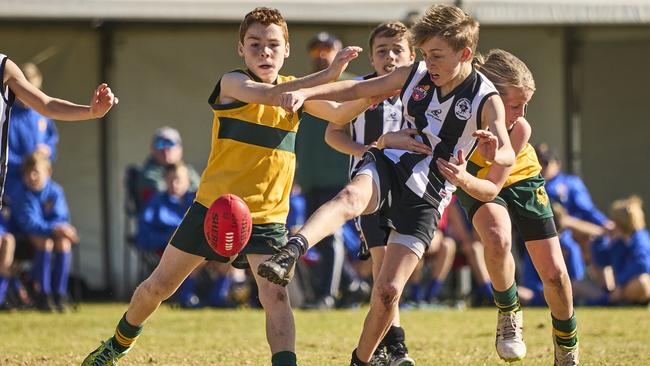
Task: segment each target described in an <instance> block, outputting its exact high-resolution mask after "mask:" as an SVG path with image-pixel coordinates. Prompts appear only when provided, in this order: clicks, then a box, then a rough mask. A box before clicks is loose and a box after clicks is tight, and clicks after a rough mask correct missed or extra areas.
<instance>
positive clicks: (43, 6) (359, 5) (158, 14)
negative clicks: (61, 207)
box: [0, 0, 650, 25]
mask: <svg viewBox="0 0 650 366" xmlns="http://www.w3.org/2000/svg"><path fill="white" fill-rule="evenodd" d="M436 2H437V3H440V2H447V3H458V4H460V6H461V7H462V8H463V9H465V10H466V11H468V12H469V13H470V14H472V15H474V16H475V17H476V18H477V19H478V20H479V21H481V23H483V24H494V25H499V24H503V25H509V24H648V23H650V0H460V1H452V0H444V1H436ZM433 3H434V2H432V1H421V0H403V1H400V0H355V1H350V0H267V1H266V2H263V3H260V2H259V1H258V0H238V1H232V0H231V1H224V0H1V1H0V19H49V20H65V19H77V20H93V19H96V20H154V21H155V20H158V21H239V20H240V19H241V17H242V15H243V14H245V13H246V12H248V11H250V10H251V9H252V8H254V7H255V6H259V5H260V4H264V5H266V6H272V7H276V8H278V9H280V11H282V13H283V15H284V16H285V17H286V18H287V19H288V20H289V21H303V22H327V23H341V22H346V23H377V22H381V21H384V20H387V19H404V18H405V17H406V16H407V14H409V13H410V12H413V11H416V12H422V11H423V10H425V9H426V8H427V7H429V6H430V5H431V4H433Z"/></svg>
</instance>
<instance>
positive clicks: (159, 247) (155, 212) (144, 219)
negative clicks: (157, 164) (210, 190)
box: [136, 162, 194, 255]
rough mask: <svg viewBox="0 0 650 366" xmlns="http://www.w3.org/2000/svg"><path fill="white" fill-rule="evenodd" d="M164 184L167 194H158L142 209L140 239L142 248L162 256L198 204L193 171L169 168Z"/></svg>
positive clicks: (137, 244) (139, 222) (178, 167)
mask: <svg viewBox="0 0 650 366" xmlns="http://www.w3.org/2000/svg"><path fill="white" fill-rule="evenodd" d="M164 181H165V187H166V191H165V192H162V193H157V194H155V195H154V196H153V197H152V198H151V199H150V200H149V202H148V203H147V204H146V205H145V206H144V207H143V209H142V214H141V215H140V219H139V220H138V234H137V239H136V246H137V247H138V248H140V249H142V250H146V251H152V252H156V253H157V254H159V255H162V252H163V250H164V249H165V246H167V242H168V241H169V238H171V236H172V234H173V233H174V230H176V228H177V227H178V225H179V224H180V223H181V220H182V219H183V215H185V212H186V211H187V209H188V208H189V207H190V206H191V205H192V202H193V201H194V191H191V190H190V171H189V169H188V167H187V166H186V165H185V164H183V163H182V162H181V163H176V164H170V165H167V166H166V167H165V168H164Z"/></svg>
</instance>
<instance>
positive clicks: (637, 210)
mask: <svg viewBox="0 0 650 366" xmlns="http://www.w3.org/2000/svg"><path fill="white" fill-rule="evenodd" d="M609 216H610V218H611V219H612V221H614V222H615V223H616V227H617V228H618V229H619V230H620V232H621V233H622V234H623V235H626V236H629V235H632V234H634V233H635V232H637V231H639V230H642V229H645V215H644V214H643V200H642V199H641V197H639V196H631V197H629V198H625V199H621V200H617V201H614V202H613V203H612V207H611V208H610V211H609Z"/></svg>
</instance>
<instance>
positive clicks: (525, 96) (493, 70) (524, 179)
mask: <svg viewBox="0 0 650 366" xmlns="http://www.w3.org/2000/svg"><path fill="white" fill-rule="evenodd" d="M477 61H478V62H477V63H476V64H477V65H476V67H477V69H478V70H479V72H481V73H483V74H484V75H485V76H486V77H487V78H488V79H490V81H491V82H492V83H493V84H494V85H495V86H496V88H497V90H498V91H499V94H500V96H501V100H502V101H503V105H504V106H505V112H506V127H507V128H508V134H509V137H510V142H511V144H512V148H513V149H514V151H515V153H516V158H515V163H514V165H513V166H512V167H509V168H502V167H500V166H498V165H495V164H491V163H490V162H488V161H486V159H485V158H483V156H482V155H481V153H480V151H479V150H477V151H475V152H474V154H472V155H471V157H470V159H469V161H468V163H467V171H466V172H465V169H464V168H463V167H462V164H460V165H458V166H454V165H453V164H448V163H446V162H440V171H441V173H443V175H445V177H446V178H447V179H449V180H451V181H452V182H454V183H455V184H456V185H457V186H458V188H460V189H459V190H458V191H457V192H456V193H457V195H458V198H459V200H460V202H461V204H462V205H463V207H464V208H465V211H466V212H467V214H468V216H469V218H470V220H471V221H472V224H473V225H474V228H475V229H476V231H477V232H478V234H479V236H480V237H481V242H482V243H483V245H484V247H485V251H484V256H485V264H486V266H487V269H488V272H489V273H490V279H491V280H492V286H493V294H494V303H495V304H496V305H497V308H498V315H497V331H496V349H497V353H498V355H499V357H501V358H502V359H504V360H506V361H517V360H520V359H522V358H523V357H524V356H525V355H526V345H525V343H524V340H523V312H522V310H521V306H520V304H519V297H518V294H517V284H516V283H515V262H514V258H513V257H512V253H511V251H510V248H511V246H512V237H511V222H512V223H514V224H515V226H516V228H517V230H518V231H519V234H520V235H521V237H522V238H523V240H524V241H525V242H526V249H527V250H528V253H529V254H530V258H531V259H532V262H533V264H534V265H535V269H536V270H537V272H538V273H539V276H540V278H541V279H542V282H543V284H544V297H545V298H546V302H547V303H548V306H549V308H550V310H551V319H552V325H553V344H554V349H555V353H554V358H555V362H554V365H556V366H575V365H578V364H579V352H578V336H577V322H576V317H575V314H574V310H573V293H572V289H571V281H570V279H569V275H568V272H567V268H566V265H565V263H564V258H563V256H562V250H561V248H560V240H559V238H558V235H557V231H556V229H555V224H554V220H553V211H552V210H551V203H550V202H549V199H548V195H547V194H546V190H545V188H544V178H543V177H542V176H541V174H540V173H541V170H542V167H541V165H540V164H539V162H538V160H537V155H536V154H535V150H534V149H533V147H532V146H531V145H530V143H529V142H528V140H529V139H530V135H531V126H530V124H529V123H528V121H527V120H526V118H524V114H525V110H526V105H527V104H528V102H529V101H530V99H531V98H532V96H533V93H534V91H535V81H534V79H533V75H532V73H531V72H530V70H529V69H528V67H527V66H526V64H524V62H522V61H521V60H520V59H518V58H517V57H516V56H514V55H512V54H510V53H508V52H506V51H503V50H499V49H496V50H492V51H490V52H489V53H488V54H487V55H486V57H485V59H484V60H480V59H479V60H477ZM467 173H469V174H467ZM473 177H476V178H480V179H475V178H473ZM492 183H494V184H493V187H492V188H493V189H492V190H488V189H481V190H479V189H477V188H478V187H479V184H481V185H484V186H485V185H490V184H492ZM479 191H480V192H479ZM490 191H491V192H490ZM487 192H490V193H487Z"/></svg>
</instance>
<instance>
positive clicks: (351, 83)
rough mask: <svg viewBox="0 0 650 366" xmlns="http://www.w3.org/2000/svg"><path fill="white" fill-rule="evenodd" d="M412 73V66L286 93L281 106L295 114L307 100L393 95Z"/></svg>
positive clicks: (346, 99)
mask: <svg viewBox="0 0 650 366" xmlns="http://www.w3.org/2000/svg"><path fill="white" fill-rule="evenodd" d="M410 72H411V66H403V67H400V68H399V69H397V70H395V71H393V72H391V73H390V74H386V75H384V76H380V77H376V78H372V79H368V80H343V81H337V82H335V83H329V84H323V85H318V86H314V87H311V88H307V89H300V90H297V91H294V92H290V93H284V94H283V95H281V96H280V99H281V104H280V105H281V106H282V107H283V108H284V109H286V110H288V111H292V112H295V111H297V110H298V109H300V107H302V105H303V103H304V101H305V100H317V99H323V100H333V101H350V100H356V99H362V98H371V97H375V96H378V95H385V94H391V93H393V92H395V91H396V90H398V89H400V88H402V85H404V82H405V81H406V79H407V78H408V76H409V73H410Z"/></svg>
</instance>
